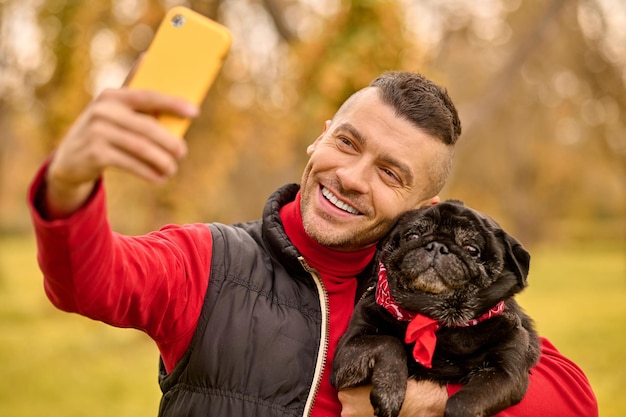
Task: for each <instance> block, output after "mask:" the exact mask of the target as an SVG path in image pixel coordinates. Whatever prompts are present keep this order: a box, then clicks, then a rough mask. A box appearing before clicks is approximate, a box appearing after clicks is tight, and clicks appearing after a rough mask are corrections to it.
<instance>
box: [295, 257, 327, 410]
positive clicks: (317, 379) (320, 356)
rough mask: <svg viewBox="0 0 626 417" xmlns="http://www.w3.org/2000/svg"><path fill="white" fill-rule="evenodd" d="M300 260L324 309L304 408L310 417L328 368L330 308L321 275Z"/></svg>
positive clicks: (304, 261) (302, 259)
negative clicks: (313, 367)
mask: <svg viewBox="0 0 626 417" xmlns="http://www.w3.org/2000/svg"><path fill="white" fill-rule="evenodd" d="M298 260H299V261H300V263H301V264H302V267H303V268H304V269H305V270H306V271H307V272H308V273H309V274H311V277H312V278H313V282H315V285H316V287H317V292H318V294H319V301H320V306H321V307H322V308H321V310H322V329H321V334H320V347H319V350H318V351H317V361H316V363H315V373H314V375H313V384H312V385H311V390H310V391H309V396H308V398H307V400H306V404H305V406H304V414H303V416H305V417H310V416H311V413H312V412H313V403H314V402H315V397H316V396H317V392H318V391H319V388H320V384H321V383H322V373H323V372H324V367H325V366H326V355H327V353H328V337H329V336H328V327H329V320H330V319H329V314H330V307H329V305H328V304H329V302H328V292H327V291H326V287H325V286H324V283H323V282H322V279H321V278H320V276H319V274H318V273H317V271H316V270H314V269H313V268H311V267H310V266H309V264H307V262H306V260H305V259H304V258H303V257H302V256H299V257H298Z"/></svg>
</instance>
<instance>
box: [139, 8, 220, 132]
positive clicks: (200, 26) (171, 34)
mask: <svg viewBox="0 0 626 417" xmlns="http://www.w3.org/2000/svg"><path fill="white" fill-rule="evenodd" d="M231 39H232V37H231V35H230V32H229V31H228V29H226V28H225V27H224V26H222V25H220V24H219V23H217V22H214V21H213V20H211V19H209V18H208V17H206V16H203V15H201V14H200V13H197V12H194V11H193V10H190V9H188V8H186V7H183V6H177V7H174V8H172V9H171V10H170V11H168V13H167V14H166V16H165V18H164V19H163V21H162V22H161V24H160V25H159V28H158V29H157V32H156V34H155V35H154V38H153V40H152V42H151V43H150V46H149V47H148V50H147V51H146V53H145V56H144V57H143V59H142V61H141V62H140V64H139V67H138V68H137V70H136V72H135V74H133V76H132V78H131V80H130V81H129V83H128V87H129V88H133V89H146V90H155V91H159V92H162V93H165V94H169V95H172V96H176V97H180V98H183V99H185V100H187V101H190V102H192V103H194V104H196V105H198V106H199V105H200V104H201V103H202V101H203V100H204V97H205V96H206V94H207V92H208V90H209V88H210V87H211V84H212V83H213V81H214V80H215V78H216V77H217V74H218V72H219V70H220V68H221V66H222V63H223V60H224V58H225V57H226V54H227V53H228V50H229V49H230V45H231ZM156 117H157V119H158V120H159V122H160V123H161V124H162V125H163V126H164V127H165V128H166V129H167V130H168V131H170V132H171V133H173V134H174V135H178V136H183V135H184V134H185V132H186V131H187V129H188V128H189V124H190V123H191V121H190V120H189V119H183V118H180V117H176V116H172V115H167V114H158V115H156Z"/></svg>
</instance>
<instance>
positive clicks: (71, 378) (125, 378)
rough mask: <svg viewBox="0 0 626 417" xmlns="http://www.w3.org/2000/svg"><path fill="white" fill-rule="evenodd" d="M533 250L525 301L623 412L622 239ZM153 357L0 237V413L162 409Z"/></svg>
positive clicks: (138, 337)
mask: <svg viewBox="0 0 626 417" xmlns="http://www.w3.org/2000/svg"><path fill="white" fill-rule="evenodd" d="M532 252H533V260H532V265H531V275H530V278H529V281H530V287H529V288H528V289H527V290H526V291H525V292H524V293H523V294H522V295H521V296H520V297H519V299H520V303H521V304H522V305H523V306H524V308H525V309H526V310H527V311H528V312H529V313H530V314H531V315H533V316H534V317H535V320H536V322H537V326H538V328H539V330H540V332H541V333H542V334H543V335H544V336H547V337H548V338H549V339H550V340H551V341H552V342H553V343H554V344H555V345H556V346H557V347H558V348H559V349H560V350H561V352H562V353H564V354H565V355H566V356H568V357H569V358H571V359H573V360H574V361H575V362H576V363H577V364H578V365H579V366H580V367H581V368H582V369H583V370H584V371H585V373H586V374H587V376H588V377H589V379H590V381H591V383H592V386H593V387H594V390H595V393H596V395H597V397H598V400H599V403H600V415H601V416H602V417H622V416H625V415H626V401H625V400H624V399H623V398H624V395H623V392H622V391H623V387H624V386H626V365H625V364H624V361H623V359H622V357H623V356H624V354H625V353H626V331H625V330H626V255H625V254H626V248H625V247H624V246H623V245H620V246H618V245H615V246H610V247H606V246H603V247H597V246H592V245H588V246H586V247H575V248H570V249H566V248H562V247H555V248H549V247H543V248H539V249H536V250H533V251H532ZM157 360H158V353H157V350H156V348H155V347H154V345H153V344H152V342H151V341H150V340H148V339H147V337H146V336H145V335H143V334H142V333H140V332H137V331H133V330H122V329H114V328H110V327H108V326H106V325H103V324H101V323H97V322H93V321H90V320H88V319H85V318H82V317H79V316H76V315H73V314H67V313H63V312H60V311H57V310H55V309H54V308H53V307H52V306H51V305H50V303H49V302H48V301H47V299H46V298H45V295H44V294H43V289H42V285H41V274H40V273H39V270H38V269H37V266H36V262H35V248H34V243H33V241H32V239H30V238H4V239H0V369H1V375H2V378H0V416H12V417H33V416H38V417H39V416H42V417H55V416H59V417H61V416H62V417H74V416H76V417H78V416H81V417H82V416H86V415H89V416H90V417H99V416H102V417H104V416H106V417H110V416H116V417H124V416H129V417H130V416H133V417H142V416H146V417H148V416H150V417H153V416H156V414H157V408H158V402H159V398H160V392H159V388H158V384H157Z"/></svg>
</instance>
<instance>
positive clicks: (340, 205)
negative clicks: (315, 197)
mask: <svg viewBox="0 0 626 417" xmlns="http://www.w3.org/2000/svg"><path fill="white" fill-rule="evenodd" d="M322 195H324V197H326V199H327V200H328V201H330V202H331V203H333V204H334V205H335V206H336V207H338V208H340V209H342V210H343V211H347V212H348V213H351V214H359V211H358V210H357V209H355V208H354V207H352V206H350V205H348V204H346V203H344V202H343V201H340V200H339V199H338V198H337V197H336V196H335V195H334V194H333V193H331V192H330V191H329V190H328V188H326V187H322Z"/></svg>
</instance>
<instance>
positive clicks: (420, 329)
mask: <svg viewBox="0 0 626 417" xmlns="http://www.w3.org/2000/svg"><path fill="white" fill-rule="evenodd" d="M376 302H377V303H378V305H380V306H382V307H384V308H385V310H387V311H388V312H389V313H391V315H392V316H394V317H395V318H396V319H398V320H400V321H408V322H409V326H408V327H407V329H406V335H405V337H404V341H405V343H413V342H415V346H414V347H413V358H414V359H415V360H416V361H417V363H419V364H421V365H423V366H425V367H427V368H431V367H432V360H433V354H434V352H435V345H436V344H437V335H436V334H435V333H436V332H437V330H439V329H441V327H443V325H442V324H441V323H439V322H438V321H437V320H434V319H431V318H430V317H426V316H424V315H422V314H419V313H415V312H413V311H409V310H406V309H404V308H402V307H400V306H399V305H398V303H396V300H395V299H394V298H393V296H392V295H391V293H390V292H389V283H388V282H387V269H386V268H385V266H384V265H383V264H382V263H381V264H380V266H379V268H378V285H377V286H376ZM503 311H504V301H500V302H499V303H498V304H496V306H495V307H493V308H492V309H490V310H489V311H488V312H486V313H485V314H483V315H482V316H480V317H478V318H476V319H472V320H470V321H468V322H466V323H463V324H457V325H456V326H457V327H468V326H475V325H477V324H478V323H480V322H483V321H485V320H487V319H490V318H492V317H494V316H497V315H498V314H500V313H502V312H503Z"/></svg>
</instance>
